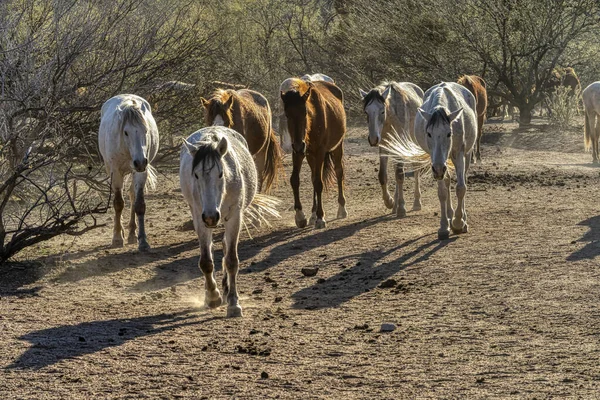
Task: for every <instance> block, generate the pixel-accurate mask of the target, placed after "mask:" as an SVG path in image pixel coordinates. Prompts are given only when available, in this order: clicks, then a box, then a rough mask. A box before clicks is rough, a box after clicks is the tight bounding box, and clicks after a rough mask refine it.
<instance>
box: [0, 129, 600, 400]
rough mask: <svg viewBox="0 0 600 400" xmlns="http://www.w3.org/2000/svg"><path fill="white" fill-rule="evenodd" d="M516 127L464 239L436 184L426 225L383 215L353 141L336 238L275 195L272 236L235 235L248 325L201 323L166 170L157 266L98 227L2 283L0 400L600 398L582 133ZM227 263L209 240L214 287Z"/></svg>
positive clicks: (414, 216) (492, 140)
mask: <svg viewBox="0 0 600 400" xmlns="http://www.w3.org/2000/svg"><path fill="white" fill-rule="evenodd" d="M580 124H582V122H580ZM515 128H516V126H515V125H514V124H508V123H504V124H500V123H490V124H488V125H486V136H485V139H484V140H485V146H484V147H483V159H484V164H482V165H477V166H475V167H474V168H472V170H471V171H470V173H469V179H470V180H469V191H468V193H467V211H468V213H469V219H470V232H469V233H468V234H465V235H461V236H454V235H453V236H451V239H450V240H448V241H445V242H439V241H438V240H437V235H436V232H437V229H438V224H439V220H438V217H437V213H438V209H439V203H438V200H437V191H436V188H435V186H434V183H433V182H432V181H431V178H428V179H426V180H425V182H424V183H423V209H422V210H421V211H419V212H409V213H408V216H407V217H406V218H404V219H396V218H394V217H392V216H390V215H389V212H388V210H386V209H385V207H384V205H383V202H382V200H381V198H380V189H379V185H378V183H377V172H376V171H377V166H378V162H377V153H376V151H375V150H374V149H371V148H369V147H368V145H367V142H366V137H365V136H364V135H365V132H366V128H362V127H361V128H353V129H352V130H351V131H350V132H349V135H348V139H347V141H346V150H347V155H348V156H347V158H346V166H347V177H348V180H347V197H348V211H349V217H348V218H347V219H345V220H333V217H334V216H335V211H336V209H337V208H336V204H335V196H336V193H335V190H334V191H332V192H330V193H329V194H328V195H327V200H326V214H327V215H329V217H330V218H329V219H328V227H327V229H326V230H318V231H316V230H313V229H303V230H299V229H297V228H296V227H295V226H294V223H293V212H292V211H289V210H287V207H288V206H289V205H291V204H292V195H291V189H290V187H289V184H287V183H282V184H280V186H279V187H278V189H277V191H276V195H277V196H279V197H280V198H281V199H283V202H284V206H283V207H282V208H283V209H284V210H283V211H282V215H283V218H282V220H280V221H276V222H275V223H274V224H273V227H271V228H263V229H261V230H260V231H255V232H253V237H254V238H253V239H251V238H249V237H248V236H247V234H246V233H244V235H243V239H242V242H241V243H240V258H241V260H242V270H241V273H240V276H239V287H240V289H241V292H242V302H241V305H242V307H244V313H245V316H244V318H242V319H225V318H224V315H225V309H224V308H220V309H217V310H214V311H209V310H205V309H203V308H202V301H203V299H202V293H203V278H202V276H201V273H200V270H199V268H198V266H197V262H198V255H199V250H198V248H197V241H196V238H195V234H194V233H193V232H189V231H181V230H180V229H179V228H180V226H181V225H182V224H183V223H184V222H185V221H186V220H188V219H189V212H188V209H187V207H186V206H185V204H184V201H183V198H182V196H181V194H180V193H179V192H178V190H177V186H178V178H177V165H176V163H171V164H168V165H161V166H159V170H160V171H161V173H162V175H161V176H160V185H159V189H158V190H157V191H155V192H153V193H151V194H150V195H149V196H148V199H147V203H148V206H147V209H148V213H147V218H148V232H149V241H150V244H151V245H152V246H153V250H152V251H151V252H150V253H149V254H139V253H137V252H136V251H135V247H134V246H127V247H125V248H123V249H110V248H108V247H107V245H108V244H109V243H110V238H111V234H110V232H111V225H112V223H111V222H110V219H111V216H109V215H107V216H105V217H102V218H104V219H106V221H107V224H108V226H107V227H105V228H101V229H98V230H96V231H93V232H90V233H89V234H87V235H85V236H83V237H79V238H76V239H75V240H74V239H73V238H69V237H63V238H59V239H56V240H53V241H50V242H47V243H44V244H41V245H39V246H37V247H36V248H32V249H31V250H30V251H28V252H27V253H25V254H23V255H21V259H22V260H21V261H23V263H17V264H13V265H10V266H8V267H3V269H2V272H1V273H0V332H1V335H0V367H1V368H2V369H1V372H0V398H2V399H11V398H36V399H58V398H75V399H88V398H207V399H208V398H211V399H212V398H240V399H250V398H252V399H258V398H281V399H286V398H290V399H291V398H336V399H352V398H357V399H358V398H378V399H392V398H393V399H397V398H509V397H514V398H538V399H539V398H551V397H559V398H565V397H572V398H597V397H598V396H599V394H598V393H600V392H599V389H600V369H599V368H598V364H599V359H600V310H599V308H598V304H599V301H600V269H599V268H598V262H597V259H596V257H597V256H598V255H599V254H600V242H599V240H600V216H599V212H598V209H599V205H598V199H597V193H598V187H599V184H600V174H599V173H600V169H598V168H596V167H594V166H592V165H591V163H590V161H591V155H590V154H585V153H583V144H582V141H583V140H582V136H583V135H582V133H581V132H582V129H581V128H580V127H578V128H576V129H573V130H570V131H566V132H561V131H558V130H557V129H553V128H548V127H546V126H543V125H537V126H535V127H534V128H532V129H529V130H520V131H519V130H515ZM286 170H287V171H288V174H289V171H290V160H289V158H288V159H286ZM307 170H308V168H305V170H304V171H303V172H304V174H303V175H304V178H303V183H302V190H303V197H304V199H305V207H306V208H309V207H310V203H309V202H308V199H309V198H310V193H311V189H310V184H309V183H308V182H309V181H308V180H307V174H306V172H307ZM286 180H287V179H286ZM412 185H413V180H412V178H410V179H407V181H406V185H405V188H406V189H407V190H408V194H407V198H408V199H409V201H408V203H409V204H412V202H411V201H410V199H411V197H412ZM326 218H327V217H326ZM220 235H221V233H219V234H218V235H217V238H220ZM221 256H222V253H221V251H220V241H219V240H217V244H216V258H217V265H218V279H217V280H218V281H220V279H219V278H220V276H221V271H220V258H221ZM313 266H318V267H319V272H318V274H317V275H316V276H314V277H304V276H303V275H302V273H301V269H302V268H303V267H313ZM382 323H393V324H396V326H397V329H396V330H394V331H393V332H389V333H385V332H380V327H381V324H382Z"/></svg>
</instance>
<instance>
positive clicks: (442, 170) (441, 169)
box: [431, 165, 448, 181]
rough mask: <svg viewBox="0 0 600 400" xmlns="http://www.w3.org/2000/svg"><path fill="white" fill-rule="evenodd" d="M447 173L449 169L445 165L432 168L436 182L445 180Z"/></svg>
mask: <svg viewBox="0 0 600 400" xmlns="http://www.w3.org/2000/svg"><path fill="white" fill-rule="evenodd" d="M446 171H448V167H446V166H445V165H442V166H439V165H432V166H431V172H432V173H433V179H435V180H436V181H441V180H442V179H444V176H446Z"/></svg>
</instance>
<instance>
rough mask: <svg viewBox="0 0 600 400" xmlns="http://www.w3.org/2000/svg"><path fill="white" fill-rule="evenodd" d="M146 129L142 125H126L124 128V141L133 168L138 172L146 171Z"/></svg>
mask: <svg viewBox="0 0 600 400" xmlns="http://www.w3.org/2000/svg"><path fill="white" fill-rule="evenodd" d="M147 136H148V135H147V131H146V127H145V126H143V125H140V124H131V123H126V124H125V125H124V126H123V141H124V142H125V145H126V146H127V149H128V150H129V155H130V156H131V164H132V165H131V167H132V168H133V169H135V170H136V171H138V172H143V171H145V170H146V166H147V162H148V159H147V154H148V147H147V146H148V137H147Z"/></svg>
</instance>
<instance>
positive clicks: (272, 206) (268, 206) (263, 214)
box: [244, 193, 281, 227]
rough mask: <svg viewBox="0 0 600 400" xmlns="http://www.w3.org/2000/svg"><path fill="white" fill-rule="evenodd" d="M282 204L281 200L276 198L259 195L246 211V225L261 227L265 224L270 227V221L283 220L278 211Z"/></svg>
mask: <svg viewBox="0 0 600 400" xmlns="http://www.w3.org/2000/svg"><path fill="white" fill-rule="evenodd" d="M280 204H281V200H279V199H278V198H276V197H273V196H269V195H266V194H261V193H257V194H256V195H255V196H254V199H252V203H250V205H249V206H248V207H246V209H245V210H244V225H246V227H247V226H248V225H250V226H253V227H260V226H261V225H262V224H263V223H264V224H265V225H267V226H270V225H271V224H270V222H269V220H271V219H279V218H281V215H280V214H279V211H277V207H278V206H279V205H280Z"/></svg>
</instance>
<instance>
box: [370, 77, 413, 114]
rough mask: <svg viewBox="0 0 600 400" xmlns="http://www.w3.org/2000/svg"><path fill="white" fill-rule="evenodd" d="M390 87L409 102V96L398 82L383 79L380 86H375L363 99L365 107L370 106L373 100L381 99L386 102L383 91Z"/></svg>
mask: <svg viewBox="0 0 600 400" xmlns="http://www.w3.org/2000/svg"><path fill="white" fill-rule="evenodd" d="M388 87H390V89H391V90H393V91H395V92H396V94H397V95H398V96H400V97H402V101H403V102H404V103H407V102H408V96H407V94H406V92H405V91H404V89H403V88H402V87H401V86H400V85H399V84H398V82H393V81H392V82H388V81H383V82H381V83H380V84H379V85H378V86H376V87H374V88H373V89H371V90H370V91H369V93H367V95H366V96H365V97H364V99H363V108H364V107H366V106H368V105H369V104H370V103H371V102H372V101H373V100H379V101H380V102H382V103H383V104H386V101H385V99H384V98H383V92H384V91H385V90H386V89H387V88H388Z"/></svg>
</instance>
